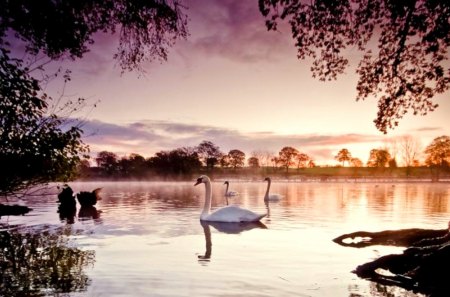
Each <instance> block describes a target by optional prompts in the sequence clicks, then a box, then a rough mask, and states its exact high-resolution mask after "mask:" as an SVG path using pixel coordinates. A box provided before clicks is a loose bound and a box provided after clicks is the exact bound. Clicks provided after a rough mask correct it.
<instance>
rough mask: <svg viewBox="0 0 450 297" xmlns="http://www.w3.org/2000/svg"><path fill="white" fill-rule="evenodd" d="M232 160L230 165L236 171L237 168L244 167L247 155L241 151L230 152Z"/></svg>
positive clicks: (229, 155)
mask: <svg viewBox="0 0 450 297" xmlns="http://www.w3.org/2000/svg"><path fill="white" fill-rule="evenodd" d="M228 157H229V158H230V165H231V166H232V167H233V168H234V169H236V168H237V167H243V166H244V161H245V153H244V152H243V151H240V150H231V151H229V152H228Z"/></svg>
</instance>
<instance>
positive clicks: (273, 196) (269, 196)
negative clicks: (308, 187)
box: [264, 177, 283, 201]
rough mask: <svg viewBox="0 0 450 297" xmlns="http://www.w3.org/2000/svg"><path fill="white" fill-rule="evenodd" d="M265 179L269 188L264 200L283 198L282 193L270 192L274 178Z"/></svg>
mask: <svg viewBox="0 0 450 297" xmlns="http://www.w3.org/2000/svg"><path fill="white" fill-rule="evenodd" d="M264 181H266V182H267V190H266V194H265V195H264V200H265V201H278V200H280V199H282V198H283V195H280V194H276V193H273V194H269V191H270V185H271V183H272V180H271V179H270V177H266V178H265V179H264Z"/></svg>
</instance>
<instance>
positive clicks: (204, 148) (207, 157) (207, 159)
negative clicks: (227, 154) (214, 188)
mask: <svg viewBox="0 0 450 297" xmlns="http://www.w3.org/2000/svg"><path fill="white" fill-rule="evenodd" d="M196 152H197V154H198V155H199V156H200V158H201V160H202V161H203V163H204V164H205V165H206V168H207V169H213V168H214V166H215V165H216V164H217V163H218V162H219V160H220V158H221V157H222V156H223V153H222V152H221V151H220V148H219V147H218V146H217V145H215V144H214V143H212V142H211V141H206V140H204V141H202V142H201V143H200V144H199V145H198V146H197V147H196Z"/></svg>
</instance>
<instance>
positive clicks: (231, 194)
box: [223, 181, 239, 197]
mask: <svg viewBox="0 0 450 297" xmlns="http://www.w3.org/2000/svg"><path fill="white" fill-rule="evenodd" d="M223 184H224V185H227V187H226V188H225V196H226V197H233V196H238V195H239V193H238V192H236V191H228V187H229V186H230V183H229V182H228V181H226V182H224V183H223Z"/></svg>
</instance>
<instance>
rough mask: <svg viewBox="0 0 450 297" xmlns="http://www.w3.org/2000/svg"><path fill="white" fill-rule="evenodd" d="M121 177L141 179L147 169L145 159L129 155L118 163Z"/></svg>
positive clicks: (137, 155) (136, 155)
mask: <svg viewBox="0 0 450 297" xmlns="http://www.w3.org/2000/svg"><path fill="white" fill-rule="evenodd" d="M118 167H119V169H118V170H119V171H120V175H121V176H128V177H142V176H143V175H144V174H145V173H146V172H147V169H148V166H147V162H146V160H145V158H144V157H143V156H141V155H139V154H131V155H130V156H129V157H123V158H121V159H120V160H119V161H118Z"/></svg>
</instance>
